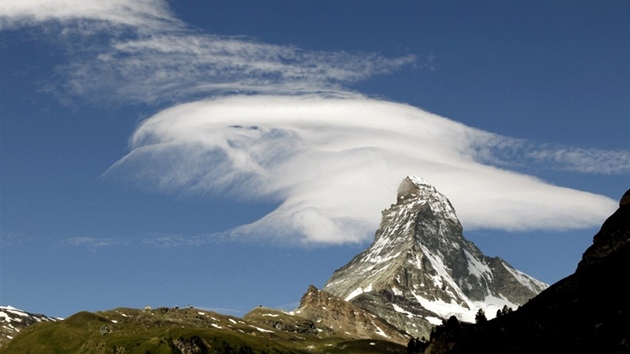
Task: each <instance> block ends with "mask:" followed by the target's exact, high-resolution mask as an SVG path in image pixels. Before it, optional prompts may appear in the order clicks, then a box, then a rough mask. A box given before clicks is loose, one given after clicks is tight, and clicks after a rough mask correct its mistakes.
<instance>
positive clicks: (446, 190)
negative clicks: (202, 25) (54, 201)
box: [110, 95, 616, 244]
mask: <svg viewBox="0 0 630 354" xmlns="http://www.w3.org/2000/svg"><path fill="white" fill-rule="evenodd" d="M519 144H520V142H518V141H515V140H514V139H510V138H506V137H501V136H497V135H495V134H491V133H488V132H485V131H481V130H478V129H473V128H470V127H467V126H465V125H463V124H460V123H457V122H454V121H452V120H449V119H446V118H443V117H439V116H437V115H434V114H430V113H427V112H425V111H422V110H421V109H418V108H415V107H412V106H409V105H405V104H399V103H394V102H388V101H382V100H374V99H368V98H365V97H361V96H355V97H352V98H326V97H322V96H317V95H309V96H232V97H226V98H219V99H213V100H205V101H197V102H192V103H187V104H182V105H178V106H175V107H172V108H169V109H166V110H164V111H162V112H160V113H158V114H156V115H154V116H153V117H151V118H149V119H148V120H146V121H145V122H144V123H143V124H141V125H140V126H139V127H138V129H137V130H136V132H135V133H134V135H133V137H132V140H131V147H132V151H131V152H130V153H129V154H128V155H127V156H126V157H125V158H123V159H121V160H120V161H119V162H117V163H116V164H115V165H114V166H112V168H111V169H110V173H123V174H131V175H133V176H135V177H136V178H139V179H140V180H141V181H143V183H147V182H148V183H150V185H153V186H156V187H157V188H160V189H164V190H169V191H186V192H190V193H208V192H209V193H219V192H221V193H226V192H227V193H230V194H231V195H233V196H235V197H238V198H240V199H245V200H247V199H258V198H267V199H270V200H274V201H277V202H279V203H280V205H279V206H278V208H276V209H275V210H273V211H272V212H271V213H269V214H268V215H266V216H264V217H263V218H261V219H260V220H258V221H256V222H254V223H252V224H249V225H243V226H241V227H238V228H236V229H234V230H232V231H231V234H233V235H238V236H249V237H268V238H274V239H276V240H282V241H286V240H290V241H291V242H295V243H328V244H338V243H348V242H361V241H365V240H369V239H370V238H371V237H373V234H374V231H375V230H376V227H377V226H378V222H379V219H380V211H381V210H382V209H384V208H386V207H387V206H388V205H389V204H391V203H392V202H394V201H395V199H396V189H397V188H398V185H399V184H400V182H401V181H402V179H403V178H404V177H405V176H407V175H417V176H421V177H424V178H426V179H427V180H428V181H429V182H430V183H432V184H433V185H435V186H436V188H437V189H438V190H439V191H440V192H442V193H443V194H445V195H446V196H447V197H448V198H449V199H450V200H451V202H452V203H453V205H454V207H455V209H456V210H457V213H458V216H459V218H460V220H462V224H463V225H464V228H466V229H478V228H491V229H500V230H508V231H509V230H528V229H554V230H558V229H572V228H584V227H592V226H595V225H598V224H600V223H601V222H602V221H603V220H604V219H605V217H607V216H608V215H609V214H610V213H611V212H612V211H613V210H614V209H615V208H616V202H615V201H613V200H611V199H609V198H607V197H604V196H600V195H595V194H591V193H586V192H581V191H577V190H572V189H568V188H563V187H558V186H553V185H551V184H548V183H546V182H544V181H542V180H539V179H537V178H534V177H531V176H528V175H524V174H520V173H517V172H513V171H508V170H505V169H501V168H497V167H494V166H491V165H488V164H483V163H481V162H479V160H491V159H489V158H488V154H491V153H492V152H496V153H497V154H499V155H500V154H501V149H510V150H511V153H514V150H515V149H518V148H519ZM531 149H532V147H531V145H529V146H528V147H527V151H523V152H522V154H523V155H525V154H530V153H532V151H531Z"/></svg>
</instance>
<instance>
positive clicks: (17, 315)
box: [0, 306, 60, 346]
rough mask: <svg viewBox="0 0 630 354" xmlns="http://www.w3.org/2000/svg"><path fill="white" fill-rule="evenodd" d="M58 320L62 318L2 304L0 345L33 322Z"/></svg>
mask: <svg viewBox="0 0 630 354" xmlns="http://www.w3.org/2000/svg"><path fill="white" fill-rule="evenodd" d="M58 320H60V319H59V318H52V317H48V316H44V315H39V314H33V313H29V312H26V311H23V310H20V309H16V308H15V307H11V306H0V346H2V345H4V344H6V343H8V342H9V341H10V340H11V339H13V337H15V336H16V335H17V334H18V333H19V332H20V331H21V330H23V329H24V328H26V327H28V326H30V325H32V324H35V323H38V322H52V321H58Z"/></svg>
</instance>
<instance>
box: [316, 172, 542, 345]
mask: <svg viewBox="0 0 630 354" xmlns="http://www.w3.org/2000/svg"><path fill="white" fill-rule="evenodd" d="M544 288H546V284H544V283H542V282H540V281H537V280H536V279H533V278H531V277H530V276H528V275H526V274H524V273H522V272H520V271H518V270H516V269H514V268H513V267H511V266H510V265H508V264H507V263H505V262H504V261H503V260H501V259H499V258H489V257H486V256H485V255H483V254H482V253H481V251H480V250H479V249H478V248H477V247H476V246H475V245H474V244H473V243H472V242H470V241H467V240H466V239H465V238H464V237H463V234H462V225H461V223H460V222H459V220H458V218H457V215H456V213H455V209H454V208H453V206H452V204H451V203H450V201H449V200H448V198H446V197H445V196H444V195H443V194H441V193H440V192H438V191H437V189H436V188H435V187H434V186H433V185H431V184H430V183H428V182H427V181H426V180H425V179H423V178H420V177H416V176H408V177H406V178H405V179H404V180H403V181H402V182H401V184H400V187H399V188H398V193H397V201H396V204H392V205H391V207H390V208H389V209H386V210H384V211H383V212H382V220H381V224H380V226H379V229H378V230H377V231H376V235H375V239H374V242H373V243H372V245H371V246H370V247H369V248H368V249H366V250H365V251H363V252H361V253H360V254H359V255H357V256H356V257H355V258H354V259H353V260H352V261H351V262H350V263H348V264H347V265H345V266H344V267H342V268H340V269H339V270H337V271H335V273H334V274H333V276H332V277H331V278H330V280H329V281H328V283H327V284H326V285H325V287H324V289H323V290H324V291H327V292H329V293H331V294H333V295H336V296H338V297H340V298H342V299H346V301H351V302H353V303H354V304H356V305H358V306H360V307H363V308H366V309H368V310H370V311H372V312H374V313H377V314H378V315H379V316H381V317H383V318H385V319H387V320H388V321H390V322H392V323H394V324H395V325H397V326H399V328H403V329H404V330H406V331H407V332H409V333H411V334H413V335H417V336H428V335H429V332H430V329H431V327H432V326H433V325H436V324H440V323H441V322H442V320H444V319H448V318H449V317H450V316H452V315H454V316H456V317H458V318H459V319H460V320H462V321H469V322H472V321H474V318H475V314H476V312H477V311H478V310H479V309H483V310H484V311H485V312H486V313H487V314H488V315H489V316H488V317H492V316H493V314H495V313H496V311H497V310H498V309H501V308H503V307H504V306H508V307H512V308H515V307H518V306H519V305H521V304H523V303H524V302H526V301H527V300H529V299H530V298H532V297H533V296H535V295H536V294H538V293H539V292H540V291H542V290H543V289H544Z"/></svg>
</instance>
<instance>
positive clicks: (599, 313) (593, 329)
mask: <svg viewBox="0 0 630 354" xmlns="http://www.w3.org/2000/svg"><path fill="white" fill-rule="evenodd" d="M628 272H630V190H629V191H628V192H626V193H625V194H624V196H623V198H622V199H621V202H620V205H619V209H618V210H617V211H616V212H615V213H614V214H613V215H611V216H610V217H609V218H608V219H607V220H606V221H605V222H604V224H603V226H602V228H601V230H600V231H599V232H598V233H597V234H596V235H595V237H594V238H593V244H592V246H590V247H589V248H588V249H587V250H586V252H585V253H584V255H583V258H582V261H581V262H580V263H579V266H578V267H577V270H576V271H575V273H574V274H572V275H570V276H568V277H566V278H564V279H562V280H560V281H559V282H557V283H556V284H553V285H552V286H550V287H549V288H548V289H546V290H545V291H543V292H542V293H540V294H539V295H538V296H536V297H535V298H534V299H532V300H531V301H529V302H528V303H527V304H525V305H523V306H522V307H521V308H519V309H518V310H517V311H514V312H512V313H509V314H506V315H504V316H500V317H497V318H496V319H494V320H490V321H487V322H485V323H480V324H475V325H473V324H462V323H457V324H451V325H450V326H449V325H446V326H440V327H438V328H436V330H435V332H434V333H433V334H432V336H431V340H430V343H429V346H428V348H427V349H426V351H425V353H427V354H429V353H430V354H439V353H480V352H483V353H532V352H547V353H630V300H629V299H630V290H629V289H628V285H627V279H628Z"/></svg>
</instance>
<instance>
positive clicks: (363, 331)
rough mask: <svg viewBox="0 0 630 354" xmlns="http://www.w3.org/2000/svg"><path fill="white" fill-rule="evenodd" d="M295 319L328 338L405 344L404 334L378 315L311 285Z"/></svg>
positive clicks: (406, 339) (405, 337)
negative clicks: (340, 337) (348, 338)
mask: <svg viewBox="0 0 630 354" xmlns="http://www.w3.org/2000/svg"><path fill="white" fill-rule="evenodd" d="M294 313H295V315H296V316H299V317H303V318H307V319H309V320H310V321H313V322H314V323H316V324H317V327H318V328H319V330H320V331H322V332H328V333H329V334H330V335H337V336H342V337H344V336H349V337H352V338H362V339H383V340H388V341H390V342H394V343H398V344H402V345H406V344H407V342H408V341H409V337H408V335H407V333H405V332H403V331H401V330H400V329H398V328H396V327H394V326H392V325H391V324H389V323H387V322H386V321H384V320H383V319H381V318H380V317H378V316H377V315H375V314H373V313H371V312H370V311H367V310H365V309H362V308H360V307H358V306H355V305H353V304H352V303H349V302H347V301H344V300H342V299H339V298H338V297H336V296H334V295H331V294H329V293H327V292H324V291H320V290H318V289H317V288H315V287H314V286H310V287H309V288H308V290H307V292H306V293H305V294H304V295H303V296H302V299H301V301H300V307H299V308H298V309H297V310H295V311H294Z"/></svg>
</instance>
